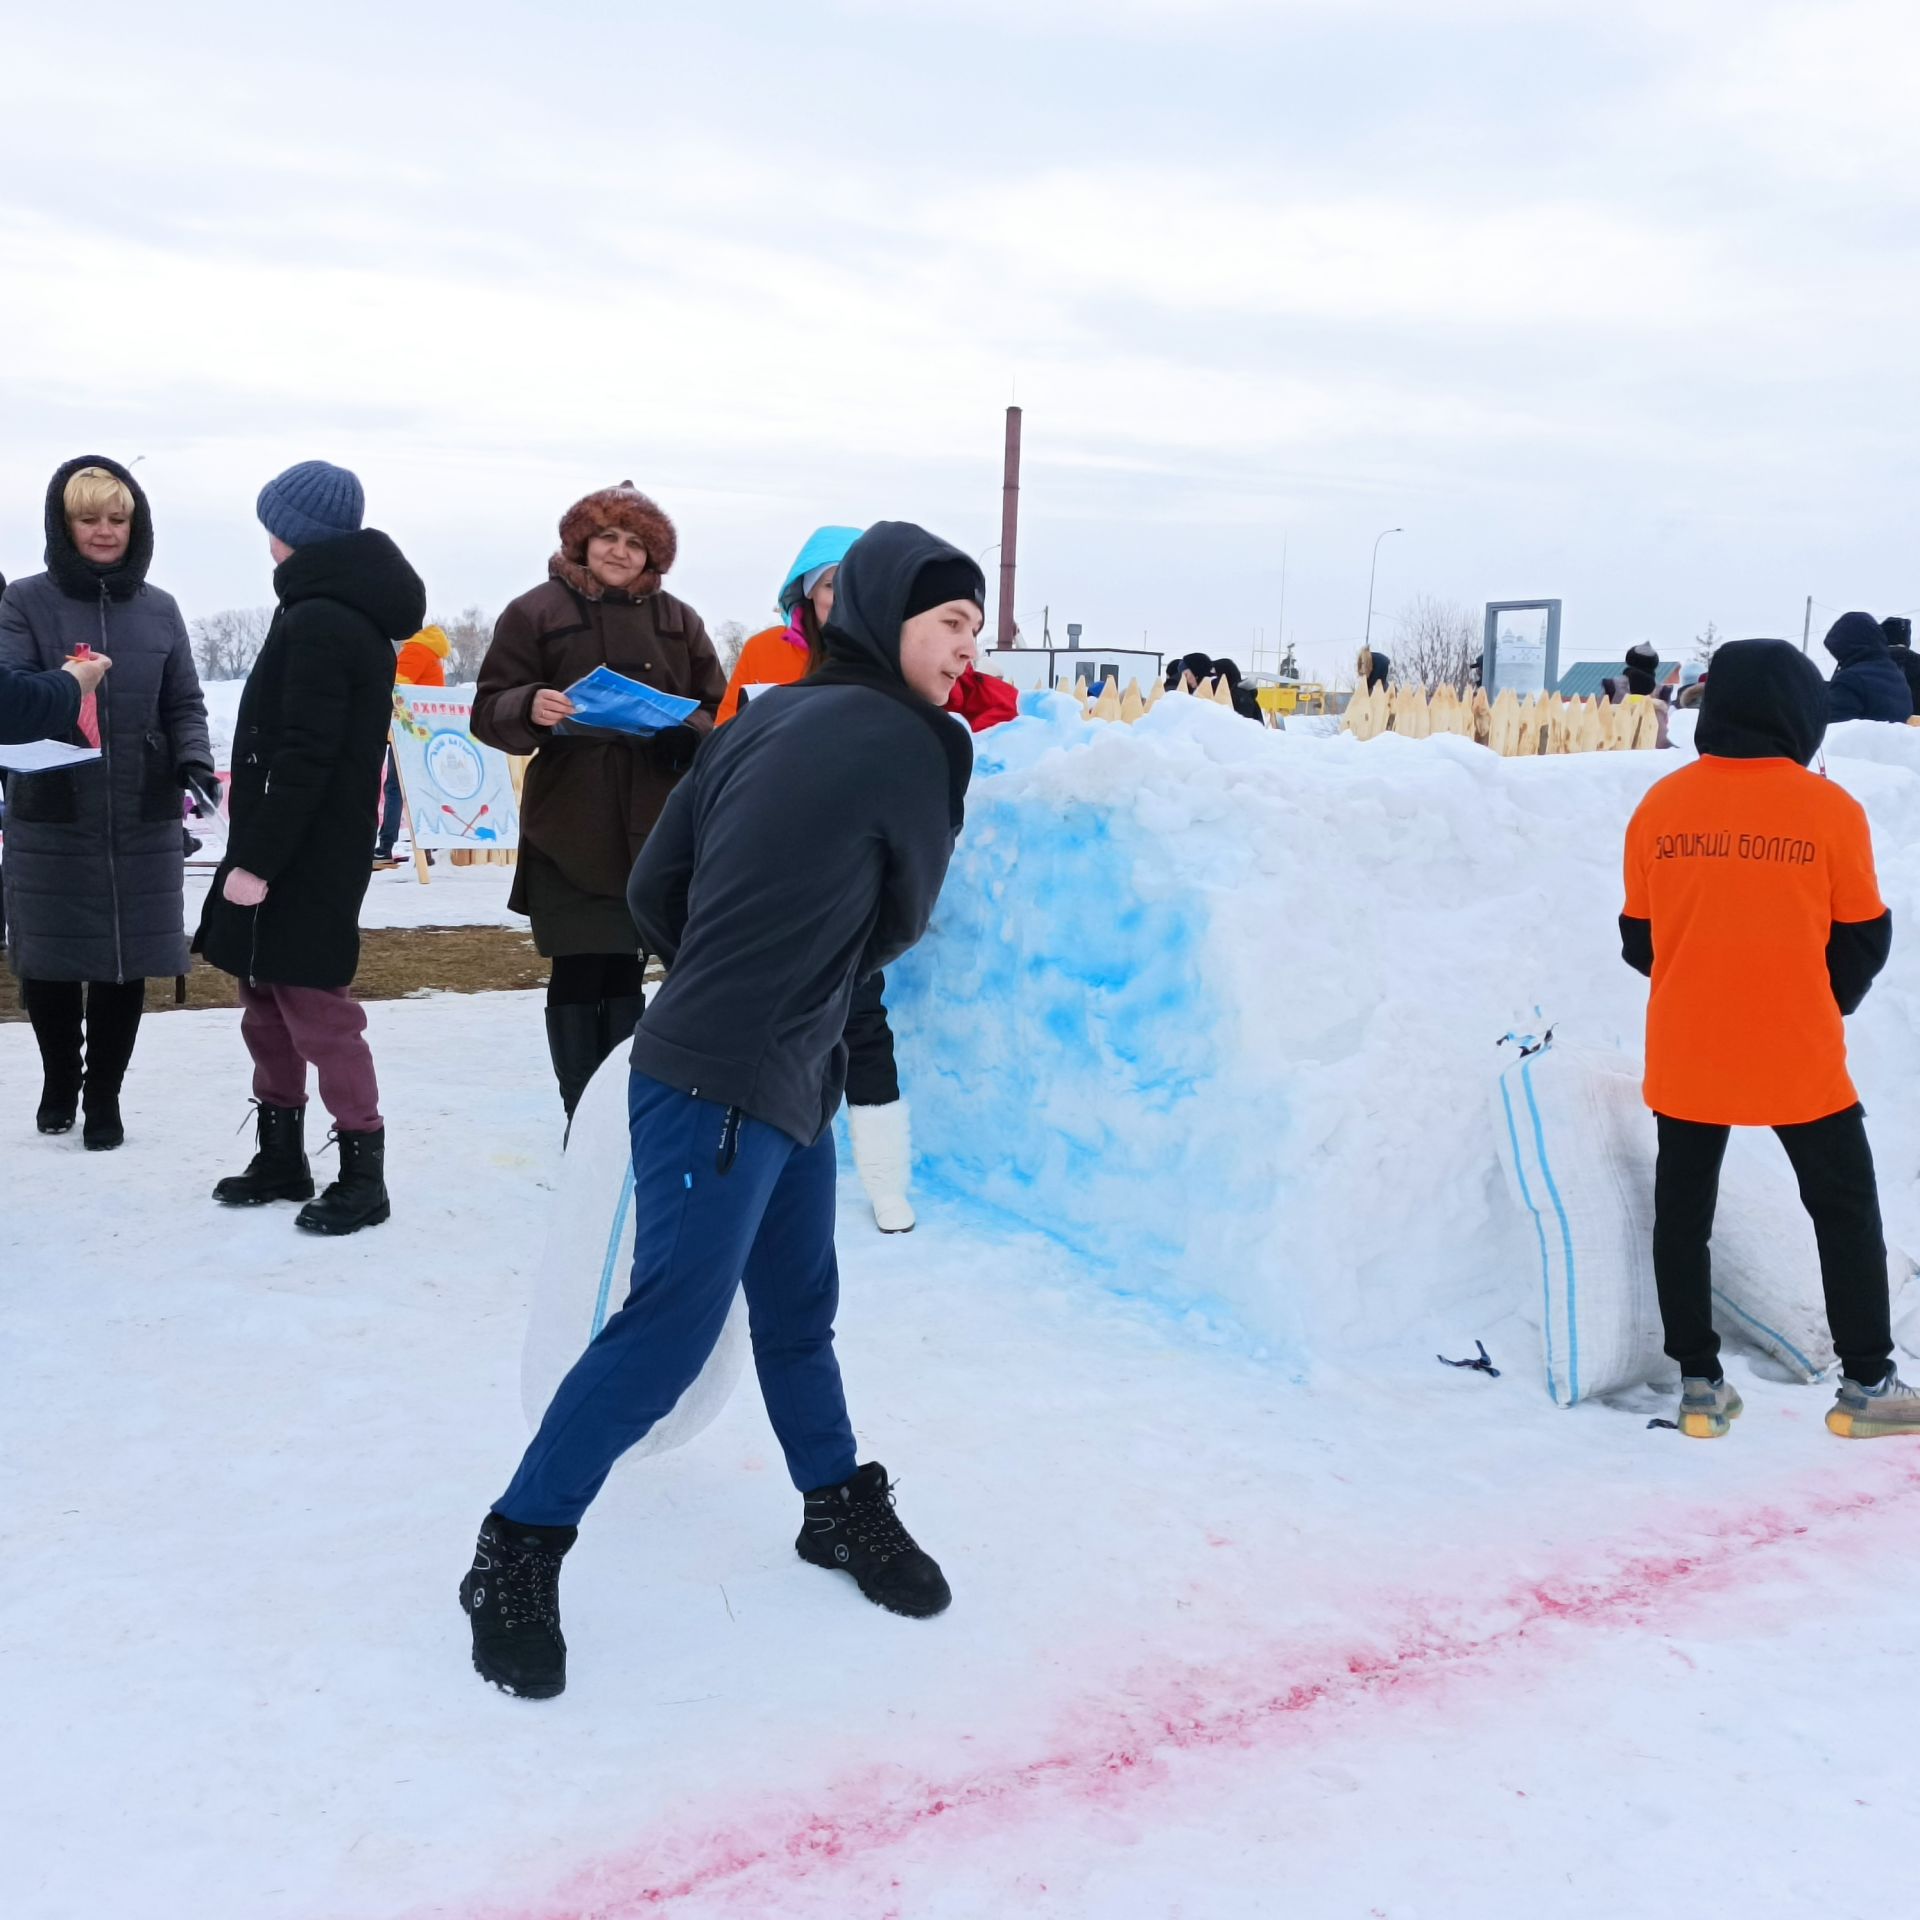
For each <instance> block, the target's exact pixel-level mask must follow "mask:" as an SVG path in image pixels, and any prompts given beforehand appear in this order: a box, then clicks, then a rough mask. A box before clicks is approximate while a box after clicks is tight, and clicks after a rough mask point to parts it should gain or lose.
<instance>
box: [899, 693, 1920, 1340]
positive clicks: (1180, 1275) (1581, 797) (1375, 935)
mask: <svg viewBox="0 0 1920 1920" xmlns="http://www.w3.org/2000/svg"><path fill="white" fill-rule="evenodd" d="M1863 734H1864V735H1866V736H1867V737H1866V738H1865V739H1864V740H1862V741H1861V742H1860V743H1859V748H1858V750H1856V747H1855V740H1854V736H1858V735H1863ZM1894 734H1895V730H1894V729H1891V728H1886V727H1879V728H1868V727H1864V726H1851V727H1843V728H1839V729H1836V730H1835V731H1834V734H1833V735H1832V737H1831V739H1830V743H1829V748H1828V756H1829V770H1830V772H1831V774H1832V776H1833V777H1834V778H1836V779H1839V780H1841V781H1842V782H1843V783H1844V784H1845V785H1846V786H1848V788H1849V789H1850V790H1851V791H1853V792H1854V793H1855V794H1856V795H1857V797H1859V798H1860V799H1861V800H1862V802H1863V803H1864V804H1865V805H1866V807H1867V810H1868V813H1869V816H1870V818H1871V819H1872V820H1873V823H1874V827H1875V840H1876V847H1877V851H1878V854H1879V859H1880V865H1881V879H1882V886H1883V890H1884V891H1885V892H1886V895H1887V898H1888V902H1889V904H1890V905H1891V906H1892V907H1893V909H1894V914H1895V920H1896V925H1897V926H1899V925H1912V924H1913V916H1914V915H1915V914H1916V913H1917V912H1920V729H1915V730H1913V732H1912V733H1911V734H1910V735H1900V736H1898V737H1896V738H1887V737H1886V736H1890V735H1894ZM978 748H979V756H980V757H979V764H978V771H977V774H976V778H975V782H974V787H973V792H972V795H971V797H970V800H969V803H968V820H967V827H966V831H965V833H964V834H963V836H962V838H961V841H960V845H959V847H958V849H957V851H956V853H955V857H954V863H953V868H952V872H951V874H950V876H949V879H948V882H947V886H946V890H945V893H944V894H943V896H942V899H941V902H940V906H939V909H938V912H937V914H936V916H935V922H934V926H933V928H932V930H931V931H930V933H929V935H928V937H927V939H926V940H925V941H923V942H922V944H921V946H920V947H919V948H918V949H917V950H916V951H915V952H914V953H913V954H911V955H909V956H908V957H907V959H906V960H905V961H903V962H902V963H901V965H900V966H899V967H898V968H897V969H896V970H895V972H894V974H893V975H892V976H891V978H890V986H889V993H888V1004H889V1006H890V1008H891V1010H892V1013H893V1018H894V1025H895V1028H896V1031H897V1033H898V1035H899V1042H900V1056H901V1066H902V1077H903V1085H904V1087H905V1089H906V1093H907V1097H908V1099H909V1100H910V1102H911V1103H912V1106H913V1110H914V1127H915V1136H916V1148H917V1153H918V1162H917V1174H916V1177H917V1179H918V1181H919V1183H920V1186H921V1190H922V1191H923V1192H924V1193H925V1194H927V1195H928V1196H929V1197H930V1198H932V1199H934V1200H935V1201H936V1202H939V1201H945V1202H947V1203H949V1204H952V1205H955V1206H958V1207H961V1208H963V1209H966V1210H969V1211H971V1212H973V1213H974V1214H976V1215H977V1216H979V1217H981V1218H982V1219H984V1220H992V1221H999V1222H1004V1223H1010V1224H1015V1225H1018V1226H1020V1227H1023V1228H1025V1229H1028V1230H1032V1231H1036V1232H1039V1233H1043V1234H1046V1235H1049V1236H1051V1237H1053V1238H1055V1239H1057V1240H1059V1241H1062V1242H1064V1243H1065V1244H1067V1245H1068V1246H1070V1247H1071V1248H1073V1249H1074V1250H1075V1251H1076V1252H1077V1253H1078V1254H1079V1255H1080V1256H1082V1257H1083V1258H1084V1259H1085V1260H1086V1261H1087V1262H1088V1263H1089V1266H1090V1268H1091V1269H1092V1270H1093V1271H1094V1272H1096V1273H1098V1274H1099V1275H1100V1276H1101V1277H1102V1278H1103V1280H1104V1282H1105V1284H1106V1285H1107V1286H1108V1287H1109V1288H1110V1289H1112V1290H1113V1291H1115V1292H1118V1293H1121V1294H1124V1295H1127V1296H1130V1297H1133V1298H1136V1299H1140V1300H1144V1301H1147V1302H1150V1303H1151V1304H1153V1305H1154V1306H1155V1307H1157V1308H1158V1309H1161V1310H1164V1311H1166V1312H1168V1313H1170V1314H1173V1315H1175V1316H1178V1317H1181V1318H1183V1319H1185V1320H1187V1321H1188V1322H1190V1323H1191V1324H1192V1325H1193V1326H1194V1327H1195V1328H1196V1329H1197V1330H1205V1331H1211V1332H1213V1333H1215V1334H1220V1335H1224V1336H1226V1337H1230V1338H1234V1339H1237V1340H1240V1341H1242V1342H1244V1343H1245V1344H1247V1345H1250V1346H1252V1347H1254V1348H1257V1349H1264V1350H1265V1351H1267V1352H1268V1353H1270V1354H1271V1355H1273V1356H1275V1357H1276V1358H1279V1359H1280V1360H1282V1361H1283V1362H1284V1363H1287V1364H1292V1365H1301V1364H1305V1363H1307V1362H1309V1361H1311V1360H1312V1359H1314V1358H1316V1357H1322V1356H1325V1357H1329V1358H1331V1357H1345V1358H1367V1357H1373V1356H1379V1355H1383V1354H1386V1353H1395V1354H1399V1353H1405V1354H1411V1355H1414V1356H1416V1357H1417V1356H1419V1355H1421V1354H1426V1355H1428V1356H1430V1355H1431V1354H1432V1353H1433V1352H1434V1351H1435V1350H1436V1349H1437V1348H1438V1347H1440V1346H1444V1345H1445V1344H1446V1343H1447V1342H1449V1341H1451V1342H1454V1343H1456V1344H1457V1343H1459V1342H1460V1341H1461V1340H1462V1339H1463V1338H1465V1337H1467V1336H1471V1335H1473V1334H1475V1333H1478V1332H1480V1331H1482V1330H1484V1329H1486V1328H1489V1327H1492V1326H1494V1325H1496V1324H1497V1323H1498V1322H1499V1321H1500V1320H1501V1319H1503V1318H1505V1317H1507V1316H1509V1315H1510V1314H1512V1313H1514V1312H1515V1311H1516V1310H1517V1309H1519V1308H1521V1307H1523V1306H1524V1304H1525V1298H1526V1295H1527V1293H1528V1291H1529V1290H1532V1291H1533V1292H1535V1293H1537V1291H1538V1288H1539V1285H1540V1264H1539V1254H1538V1248H1537V1245H1536V1244H1535V1239H1534V1234H1533V1230H1532V1228H1531V1226H1529V1225H1528V1224H1527V1223H1526V1222H1525V1221H1524V1220H1523V1219H1522V1218H1521V1216H1520V1213H1519V1211H1518V1210H1517V1209H1516V1208H1515V1207H1513V1206H1512V1205H1511V1204H1510V1203H1509V1201H1508V1199H1507V1197H1506V1194H1505V1193H1504V1192H1503V1191H1502V1187H1503V1176H1502V1174H1501V1172H1500V1156H1499V1153H1498V1150H1497V1143H1496V1140H1495V1137H1494V1130H1493V1119H1492V1108H1493V1101H1492V1098H1491V1095H1492V1092H1493V1083H1494V1081H1495V1080H1496V1079H1497V1076H1498V1074H1499V1072H1500V1069H1501V1067H1502V1065H1503V1064H1504V1063H1503V1060H1502V1057H1501V1055H1500V1053H1499V1050H1498V1046H1497V1043H1498V1041H1499V1040H1500V1038H1501V1036H1502V1035H1504V1034H1506V1033H1508V1032H1510V1031H1515V1030H1522V1031H1525V1030H1538V1029H1540V1028H1542V1027H1543V1026H1544V1025H1549V1024H1550V1025H1554V1026H1556V1027H1557V1028H1558V1030H1559V1032H1560V1034H1561V1037H1562V1039H1563V1040H1564V1041H1566V1042H1569V1043H1573V1044H1577V1045H1582V1046H1590V1047H1599V1048H1607V1049H1613V1050H1616V1051H1619V1052H1622V1053H1625V1054H1627V1055H1629V1056H1631V1057H1634V1058H1637V1057H1638V1055H1639V1053H1640V1051H1641V1031H1642V1025H1643V1021H1644V1017H1645V1005H1646V991H1647V989H1646V983H1645V982H1644V981H1643V980H1642V979H1641V978H1640V977H1639V976H1638V975H1636V974H1634V973H1632V972H1631V971H1630V970H1629V969H1628V968H1627V967H1626V966H1625V965H1623V963H1622V962H1621V960H1620V957H1619V936H1618V929H1617V924H1616V916H1617V914H1618V912H1619V908H1620V898H1621V883H1620V853H1621V844H1622V838H1623V835H1624V832H1625V829H1626V824H1627V820H1628V817H1629V816H1630V814H1631V813H1632V811H1633V808H1634V806H1635V805H1636V804H1637V803H1638V801H1639V799H1640V797H1641V795H1642V794H1643V793H1644V792H1645V791H1646V789H1647V787H1648V786H1649V785H1651V784H1652V783H1653V782H1654V781H1655V780H1657V779H1659V778H1661V777H1662V776H1663V775H1665V774H1667V773H1670V772H1672V771H1674V770H1676V769H1677V768H1678V767H1679V766H1681V765H1683V764H1684V763H1685V756H1686V755H1687V753H1688V752H1690V749H1689V748H1685V747H1682V748H1681V749H1679V750H1677V751H1675V752H1671V753H1635V754H1591V755H1581V756H1569V757H1561V758H1548V759H1519V760H1507V759H1501V758H1499V757H1498V756H1496V755H1494V754H1491V753H1489V752H1488V751H1486V750H1485V749H1484V748H1482V747H1479V746H1477V745H1475V744H1474V743H1472V742H1470V741H1467V740H1464V739H1459V738H1433V739H1428V740H1421V741H1411V740H1401V739H1398V738H1396V737H1394V736H1391V735H1389V736H1386V737H1383V738H1380V739H1376V740H1372V741H1367V742H1361V741H1357V740H1354V739H1352V738H1350V737H1331V738H1330V737H1326V736H1325V735H1324V734H1321V733H1319V732H1317V731H1316V732H1311V733H1308V732H1298V731H1296V732H1289V733H1273V732H1268V731H1265V730H1263V729H1261V728H1258V727H1254V726H1252V725H1250V724H1248V723H1247V722H1246V721H1245V720H1243V719H1241V718H1240V717H1239V716H1237V715H1235V714H1234V713H1232V712H1230V711H1228V710H1225V709H1221V708H1218V707H1214V706H1209V705H1208V704H1207V703H1205V702H1202V701H1193V700H1187V701H1162V702H1160V703H1159V705H1158V706H1157V707H1155V709H1154V710H1153V711H1152V712H1151V713H1149V714H1148V715H1147V716H1146V717H1145V718H1144V719H1142V720H1141V721H1140V722H1139V724H1137V725H1136V726H1133V727H1095V726H1089V725H1087V724H1085V723H1084V722H1083V721H1082V720H1081V719H1080V717H1079V713H1078V709H1077V707H1076V706H1075V704H1074V703H1073V702H1072V701H1071V700H1069V699H1065V698H1062V697H1061V696H1058V695H1049V694H1038V695H1036V694H1028V695H1025V696H1023V698H1022V717H1021V718H1020V719H1019V720H1018V721H1016V722H1014V723H1012V724H1011V725H1009V726H1006V727H1002V728H998V729H996V730H994V731H993V732H990V733H988V734H985V735H982V736H981V737H980V739H979V741H978ZM1849 1032H1850V1039H1851V1044H1852V1048H1853V1056H1854V1064H1855V1071H1856V1078H1857V1079H1858V1081H1859V1084H1860V1086H1861V1090H1862V1093H1863V1096H1864V1097H1865V1099H1866V1102H1867V1105H1868V1108H1869V1111H1870V1114H1871V1125H1872V1129H1873V1134H1874V1140H1875V1146H1876V1151H1877V1153H1878V1156H1879V1160H1880V1164H1881V1168H1882V1180H1883V1202H1884V1205H1885V1209H1886V1213H1887V1219H1888V1229H1889V1235H1890V1237H1892V1238H1894V1239H1895V1240H1897V1241H1899V1242H1901V1243H1902V1244H1904V1245H1908V1246H1914V1245H1920V1184H1916V1170H1920V1102H1916V1101H1914V1100H1913V1099H1912V1098H1911V1097H1910V1094H1909V1092H1908V1089H1909V1088H1910V1087H1911V1085H1912V1084H1913V1082H1914V1076H1915V1074H1916V1072H1920V1038H1917V1037H1916V1035H1917V1034H1920V952H1916V951H1915V950H1914V948H1913V947H1912V946H1911V944H1910V943H1909V944H1903V943H1901V942H1899V941H1898V940H1897V941H1896V950H1895V958H1894V961H1893V965H1892V966H1891V968H1890V969H1889V971H1888V973H1887V975H1886V976H1885V977H1884V978H1883V980H1882V981H1881V983H1880V984H1879V985H1878V986H1877V987H1876V989H1875V991H1874V993H1873V994H1872V995H1871V996H1870V997H1869V999H1868V1001H1867V1004H1866V1006H1865V1008H1864V1009H1863V1010H1862V1012H1861V1013H1860V1014H1859V1015H1857V1016H1856V1017H1855V1018H1854V1019H1853V1020H1852V1021H1851V1022H1850V1023H1849ZM1757 1038H1762V1039H1772V1040H1773V1041H1774V1042H1775V1043H1780V1042H1781V1040H1782V1037H1781V1036H1762V1037H1757ZM1651 1125H1652V1122H1651V1120H1650V1119H1648V1120H1647V1122H1646V1126H1647V1128H1648V1129H1649V1132H1650V1130H1651ZM1764 1147H1765V1149H1766V1150H1768V1151H1771V1152H1772V1153H1774V1154H1775V1155H1777V1156H1778V1157H1779V1173H1780V1176H1781V1177H1782V1178H1783V1179H1787V1180H1790V1177H1791V1176H1790V1174H1789V1173H1788V1170H1787V1167H1786V1162H1785V1159H1784V1156H1783V1155H1778V1148H1777V1145H1775V1143H1773V1142H1772V1141H1770V1140H1766V1141H1764Z"/></svg>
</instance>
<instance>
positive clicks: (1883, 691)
mask: <svg viewBox="0 0 1920 1920" xmlns="http://www.w3.org/2000/svg"><path fill="white" fill-rule="evenodd" d="M1826 646H1827V651H1828V652H1829V653H1830V654H1832V655H1833V657H1834V659H1835V660H1836V661H1837V662H1838V663H1839V664H1838V666H1837V667H1836V668H1835V670H1834V675H1833V678H1832V679H1831V680H1830V681H1828V682H1827V701H1828V716H1829V718H1830V719H1831V720H1832V721H1833V722H1834V723H1836V724H1837V723H1838V722H1840V721H1842V720H1891V721H1895V722H1898V723H1904V722H1906V721H1908V720H1911V719H1912V718H1913V694H1912V693H1911V691H1909V689H1908V686H1907V677H1906V675H1905V674H1904V673H1902V672H1901V670H1900V669H1899V668H1898V667H1897V666H1895V665H1894V663H1893V655H1892V654H1891V653H1890V652H1889V651H1888V650H1887V641H1886V636H1885V635H1884V634H1883V633H1882V632H1881V631H1880V622H1879V621H1878V620H1876V619H1875V618H1874V617H1873V615H1872V614H1870V613H1843V614H1842V615H1841V616H1840V618H1839V619H1838V620H1836V621H1835V622H1834V623H1833V625H1832V626H1831V627H1829V628H1828V629H1827V640H1826Z"/></svg>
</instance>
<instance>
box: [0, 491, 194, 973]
mask: <svg viewBox="0 0 1920 1920" xmlns="http://www.w3.org/2000/svg"><path fill="white" fill-rule="evenodd" d="M82 466H98V467H105V468H106V469H107V470H108V471H109V472H113V473H117V474H118V475H119V476H120V478H121V479H122V480H124V481H126V483H127V485H128V486H129V487H130V488H131V490H132V492H133V496H134V502H135V507H134V522H133V537H132V539H131V541H130V543H129V545H128V549H127V555H126V558H125V559H124V560H123V561H122V562H121V563H120V564H119V565H118V566H117V567H115V568H113V569H111V570H110V571H107V572H102V571H101V570H100V569H99V568H96V567H93V566H90V565H89V564H88V563H87V562H85V561H84V560H82V559H81V558H80V555H79V554H78V552H77V551H76V550H75V548H74V546H73V542H72V538H71V536H70V535H69V534H68V532H67V523H66V515H65V512H64V510H63V507H62V496H63V494H64V492H65V489H66V483H67V479H68V477H69V476H70V475H71V474H72V473H73V472H74V471H75V470H76V469H77V468H79V467H82ZM152 554H153V522H152V516H151V513H150V511H149V509H148V506H147V501H146V497H145V495H144V494H142V493H141V491H140V489H139V488H138V487H137V486H135V485H134V483H133V479H132V476H131V475H130V474H128V473H127V472H126V470H125V469H124V468H122V467H119V466H117V465H116V464H115V463H114V462H113V461H111V460H104V459H100V458H98V457H89V458H87V459H83V460H74V461H69V462H68V463H67V465H65V466H64V467H62V468H61V469H60V471H59V472H58V473H56V474H55V475H54V478H53V484H52V486H51V487H50V488H49V490H48V494H47V571H46V572H45V573H39V574H35V575H33V576H32V577H31V578H29V579H25V580H15V581H13V582H12V583H11V584H10V585H9V586H8V587H7V590H6V594H5V596H4V598H0V664H4V665H6V666H9V667H16V668H21V669H25V670H28V671H32V670H36V669H44V668H48V667H57V666H58V665H59V664H60V663H61V661H63V660H65V659H66V658H68V656H69V655H71V654H72V653H73V652H74V651H75V650H76V649H77V648H78V647H79V646H80V645H81V644H82V643H83V642H84V643H85V644H87V645H89V646H91V647H92V648H93V649H94V651H95V652H96V653H104V654H106V655H108V656H109V657H110V658H111V659H112V661H113V670H112V671H111V672H110V673H109V674H108V675H107V677H106V678H105V680H103V681H102V682H101V684H100V693H99V701H98V709H99V726H100V745H101V748H102V758H101V759H99V760H96V761H91V762H87V763H85V764H83V765H81V766H78V767H74V768H70V769H62V770H59V771H55V772H50V773H32V774H20V773H16V774H11V775H9V776H8V781H7V813H6V833H5V841H4V849H3V851H0V876H4V882H5V902H6V919H7V955H8V958H9V959H10V960H11V962H12V964H13V970H14V972H15V973H16V974H18V975H20V976H21V977H22V978H23V979H29V980H114V981H120V980H140V979H146V978H149V977H153V976H165V975H168V974H176V973H184V972H185V971H186V968H187V936H186V932H185V928H184V924H183V909H184V902H183V898H182V893H183V884H182V883H183V878H184V854H183V850H182V841H181V794H182V781H181V775H180V769H181V768H182V767H184V766H189V765H198V766H202V767H205V768H207V769H209V770H211V768H212V766H213V751H212V748H211V746H210V745H209V742H208V739H207V709H206V703H205V702H204V701H203V700H202V698H201V694H200V680H199V676H198V675H197V674H196V673H195V672H194V669H193V654H192V651H191V649H190V647H189V645H188V641H187V629H186V624H185V622H184V621H182V619H181V618H180V609H179V608H178V607H177V606H176V605H175V604H174V601H173V597H172V595H170V594H166V593H162V592H161V591H160V589H159V588H158V587H150V586H148V585H147V584H146V570H147V565H148V562H149V561H150V560H151V558H152ZM65 738H67V739H68V740H69V741H71V742H73V743H74V744H76V745H79V744H84V743H83V742H82V740H81V736H80V733H79V731H78V729H77V728H76V729H74V730H72V731H70V732H69V733H68V734H67V735H66V736H65Z"/></svg>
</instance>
